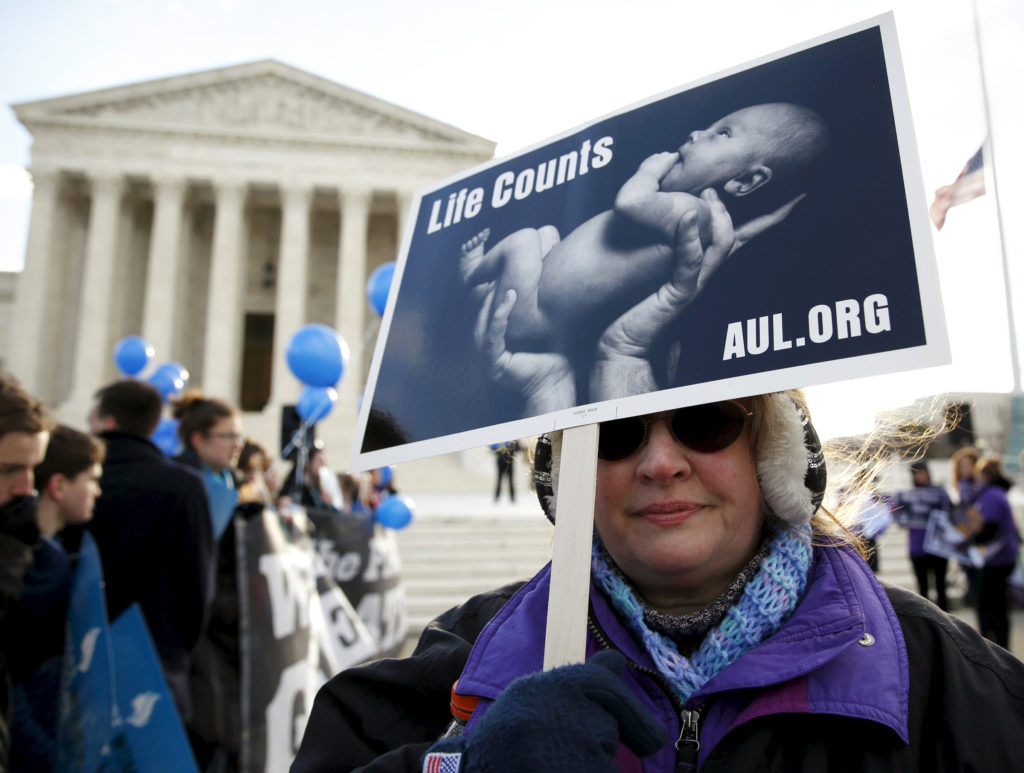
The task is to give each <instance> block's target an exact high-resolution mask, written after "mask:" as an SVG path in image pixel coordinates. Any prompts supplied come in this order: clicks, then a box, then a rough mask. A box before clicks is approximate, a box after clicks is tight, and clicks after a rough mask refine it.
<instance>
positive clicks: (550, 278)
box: [459, 103, 827, 351]
mask: <svg viewBox="0 0 1024 773" xmlns="http://www.w3.org/2000/svg"><path fill="white" fill-rule="evenodd" d="M826 142H827V140H826V129H825V126H824V123H823V122H822V120H821V118H820V117H819V116H818V115H817V114H816V113H814V112H813V111H811V110H808V109H807V108H804V107H801V106H798V105H793V104H788V103H770V104H761V105H754V106H751V107H747V108H743V109H742V110H737V111H736V112H734V113H730V114H729V115H727V116H725V117H724V118H721V119H720V120H718V121H716V122H715V123H714V124H712V125H711V126H710V127H708V128H707V129H705V130H703V131H695V132H692V133H691V134H690V135H689V137H688V138H687V141H686V142H685V143H683V145H682V146H680V147H679V149H678V150H677V151H674V152H665V153H655V154H654V155H652V156H650V157H649V158H647V159H646V160H644V161H643V163H641V164H640V166H639V168H638V169H637V171H636V173H635V174H634V175H633V176H632V177H631V178H629V179H628V180H627V181H626V182H625V183H624V184H623V186H622V187H621V188H620V189H619V192H618V194H617V195H616V197H615V202H614V206H613V207H612V209H609V210H605V211H603V212H601V213H599V214H597V215H595V216H594V217H592V218H590V219H589V220H587V221H586V222H584V223H582V224H581V225H579V226H578V227H577V228H575V229H573V230H572V231H571V232H570V233H569V234H568V235H567V236H566V237H565V238H564V239H562V238H561V237H560V235H559V233H558V230H557V229H556V228H555V227H554V226H544V227H542V228H538V229H534V228H524V229H521V230H518V231H516V232H514V233H512V234H510V235H508V236H506V237H505V238H503V239H502V240H500V241H499V242H497V244H495V245H493V246H491V247H488V245H487V241H488V237H489V236H490V229H485V230H484V231H482V232H481V233H479V234H478V235H477V236H476V237H474V238H473V239H472V240H470V241H469V242H467V243H466V244H464V245H463V247H462V254H461V256H460V261H459V271H460V275H461V277H462V280H463V281H464V282H465V283H466V284H467V285H470V286H473V287H476V288H487V292H488V293H490V292H493V293H494V295H493V296H492V297H496V298H502V297H504V295H505V293H506V292H507V291H508V290H514V291H515V296H516V301H515V308H514V309H513V311H512V313H511V316H510V317H509V320H508V330H507V339H506V340H507V343H508V347H509V349H510V350H533V351H555V350H558V349H559V348H560V347H561V344H562V341H563V334H564V332H565V331H566V330H569V329H573V328H578V327H579V326H581V325H586V326H589V327H591V328H593V329H595V330H597V331H598V333H599V332H600V330H603V329H604V327H605V326H607V325H608V324H609V323H610V322H611V321H612V320H614V319H616V318H617V317H618V316H619V315H620V314H622V313H623V312H625V311H626V310H627V309H629V308H631V307H632V306H633V305H634V304H636V303H637V302H639V301H640V300H642V299H643V298H644V297H646V296H647V295H649V294H650V293H652V292H654V291H655V290H656V289H657V288H658V287H659V286H660V285H661V284H663V283H664V282H665V281H666V279H667V278H668V276H669V275H670V274H671V272H672V268H673V266H674V264H675V262H676V260H677V259H678V257H679V254H680V250H681V248H682V245H681V239H682V238H683V232H684V230H685V229H684V228H683V224H684V220H685V221H687V222H689V218H690V217H691V216H690V213H691V212H695V213H696V217H697V223H698V226H699V227H700V228H701V241H702V242H703V243H704V244H705V245H707V244H708V243H709V242H710V241H711V234H710V232H709V231H710V225H709V223H710V216H709V202H711V201H713V200H714V198H715V197H716V196H717V197H719V198H720V199H721V200H722V201H723V202H728V201H730V200H734V199H737V198H740V197H745V196H750V195H751V194H754V193H756V192H758V191H761V190H763V189H764V188H765V186H768V185H770V184H772V183H773V182H774V181H778V180H781V179H785V178H787V177H790V176H791V175H793V174H795V173H797V172H799V171H801V170H803V169H805V168H806V167H807V166H808V165H809V164H810V163H812V162H813V161H814V160H815V159H816V158H817V157H818V156H820V155H821V153H822V152H823V150H824V148H825V145H826ZM709 190H711V191H714V193H713V194H709V193H707V191H709ZM702 193H703V194H704V198H702V196H701V194H702ZM798 200H799V197H798V198H796V199H794V200H793V201H792V202H790V203H789V204H788V205H787V206H786V207H783V208H782V209H781V210H776V212H774V213H773V216H774V217H773V216H767V217H765V218H758V219H760V220H763V222H762V223H761V224H760V225H759V226H757V227H756V230H754V231H752V233H756V232H759V231H760V230H764V229H765V228H767V227H769V226H770V225H773V224H774V223H775V222H778V221H779V220H780V219H782V218H784V217H785V216H786V215H788V213H789V210H790V209H792V206H793V205H795V203H796V202H797V201H798ZM741 230H742V227H738V228H737V233H740V232H741ZM714 268H715V266H711V265H708V264H707V263H706V264H705V265H704V266H703V267H702V269H701V276H700V279H699V280H698V287H700V286H701V285H702V284H703V282H704V281H706V279H707V275H709V273H710V271H712V270H713V269H714Z"/></svg>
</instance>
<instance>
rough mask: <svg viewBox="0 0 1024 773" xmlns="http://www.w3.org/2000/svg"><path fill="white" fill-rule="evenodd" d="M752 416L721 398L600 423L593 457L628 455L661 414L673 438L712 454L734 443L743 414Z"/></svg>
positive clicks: (609, 459) (644, 440) (614, 459)
mask: <svg viewBox="0 0 1024 773" xmlns="http://www.w3.org/2000/svg"><path fill="white" fill-rule="evenodd" d="M753 415H754V414H753V413H752V412H751V411H748V410H747V409H746V408H744V407H743V406H742V405H740V404H739V403H734V402H733V401H732V400H723V401H721V402H718V403H707V404H706V405H693V406H690V407H688V408H680V409H679V410H677V411H674V412H672V413H670V414H668V415H667V416H665V414H661V413H655V414H652V415H650V416H631V417H630V418H628V419H615V420H614V421H606V422H602V424H601V432H600V437H599V440H598V443H597V456H598V458H600V459H604V460H605V461H607V462H617V461H619V460H620V459H625V458H626V457H627V456H632V455H633V454H635V453H636V452H637V451H639V450H640V449H641V448H643V447H644V444H645V443H647V439H648V437H650V434H651V424H652V423H653V422H655V421H657V420H658V419H659V418H660V417H661V416H665V418H666V419H667V420H668V427H669V432H671V433H672V437H674V438H675V439H676V441H678V442H679V443H682V444H683V445H684V446H686V447H687V448H689V449H690V450H692V451H697V452H699V453H702V454H712V453H714V452H716V451H721V450H723V449H725V448H728V447H729V446H731V445H732V444H733V443H735V442H736V439H737V438H738V437H739V436H740V435H741V434H743V427H744V425H745V424H746V423H747V417H748V416H753Z"/></svg>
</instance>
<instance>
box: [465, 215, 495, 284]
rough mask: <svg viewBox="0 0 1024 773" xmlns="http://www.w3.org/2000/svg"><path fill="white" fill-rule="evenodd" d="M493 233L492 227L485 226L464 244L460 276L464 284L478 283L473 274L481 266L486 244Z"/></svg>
mask: <svg viewBox="0 0 1024 773" xmlns="http://www.w3.org/2000/svg"><path fill="white" fill-rule="evenodd" d="M490 235H491V229H490V228H485V229H484V230H482V231H481V232H480V233H478V234H477V235H476V236H474V237H473V238H472V239H470V240H469V241H468V242H466V243H465V244H463V245H462V257H460V258H459V276H461V277H462V281H463V283H464V284H476V282H474V281H473V274H475V273H476V270H477V269H478V268H479V267H480V263H481V261H482V260H483V259H484V245H485V244H486V243H487V237H489V236H490Z"/></svg>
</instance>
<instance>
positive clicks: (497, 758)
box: [428, 650, 666, 773]
mask: <svg viewBox="0 0 1024 773" xmlns="http://www.w3.org/2000/svg"><path fill="white" fill-rule="evenodd" d="M625 668H626V658H625V657H624V656H623V655H622V653H620V652H618V651H616V650H603V651H601V652H599V653H597V654H596V655H594V656H593V657H592V658H591V659H590V660H589V661H587V662H586V663H584V664H581V665H575V666H563V667H561V668H556V669H553V670H551V671H544V672H539V673H535V674H529V675H527V676H521V677H519V678H518V679H516V680H515V681H514V682H512V684H510V685H509V686H508V688H507V689H506V690H505V691H504V692H503V693H502V694H501V695H500V696H498V700H496V701H495V702H494V705H493V706H491V707H490V708H489V709H488V710H487V713H486V714H484V716H483V718H482V719H481V720H480V721H479V723H477V724H476V725H475V726H474V727H473V729H472V732H470V733H469V735H465V736H461V737H456V738H449V739H445V740H443V741H440V742H438V743H436V744H434V746H432V747H431V748H430V751H429V752H428V758H429V755H430V754H431V753H433V752H442V753H452V752H461V753H462V760H461V767H460V770H461V771H463V773H497V772H498V771H510V770H517V771H532V770H556V771H558V773H574V772H575V771H578V773H603V772H607V773H615V771H616V765H615V752H616V750H617V749H618V746H619V743H620V741H621V742H622V743H624V744H626V746H628V747H629V748H630V749H632V750H633V751H634V752H636V753H637V754H638V755H639V756H641V757H646V756H648V755H650V754H654V753H655V752H656V751H658V749H660V748H661V747H662V746H663V745H664V744H665V741H666V737H665V729H664V728H663V727H662V726H661V725H660V724H659V723H658V722H657V721H656V720H655V719H654V717H653V716H651V714H650V713H649V712H648V711H647V709H646V708H644V706H643V705H642V704H641V703H640V701H639V699H638V698H637V697H636V696H635V695H633V693H632V692H630V690H629V688H628V687H626V685H625V684H624V683H623V681H622V679H621V675H622V672H623V670H624V669H625ZM439 769H443V768H439Z"/></svg>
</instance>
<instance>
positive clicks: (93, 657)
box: [56, 532, 116, 773]
mask: <svg viewBox="0 0 1024 773" xmlns="http://www.w3.org/2000/svg"><path fill="white" fill-rule="evenodd" d="M61 693H62V699H61V712H60V724H59V726H58V730H57V746H58V748H57V768H56V769H57V772H58V773H93V771H96V770H99V769H100V763H101V761H102V759H103V756H104V754H105V753H106V752H107V750H108V749H109V747H110V741H111V739H112V737H113V727H114V721H115V716H116V713H115V712H116V708H115V704H114V670H113V665H112V657H111V640H110V627H109V625H108V624H107V605H106V600H105V598H104V595H103V567H102V564H101V563H100V554H99V550H98V549H97V547H96V542H95V541H94V540H93V538H92V535H91V534H89V532H85V533H84V535H83V537H82V547H81V552H80V553H79V557H78V568H77V569H76V571H75V577H74V579H73V581H72V585H71V600H70V604H69V607H68V627H67V636H66V641H65V648H64V664H63V669H62V675H61Z"/></svg>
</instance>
